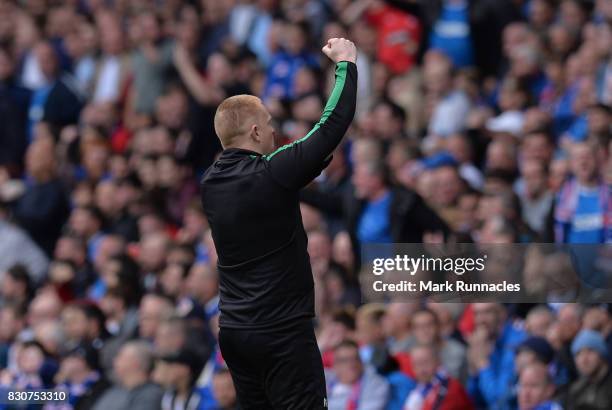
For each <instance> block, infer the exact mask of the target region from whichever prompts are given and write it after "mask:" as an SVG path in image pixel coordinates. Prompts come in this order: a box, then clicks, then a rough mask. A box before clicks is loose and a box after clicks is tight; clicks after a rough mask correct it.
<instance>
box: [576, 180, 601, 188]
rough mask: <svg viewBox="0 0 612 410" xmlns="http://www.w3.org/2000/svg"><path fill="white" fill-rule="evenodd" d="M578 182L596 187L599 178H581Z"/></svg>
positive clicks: (589, 186)
mask: <svg viewBox="0 0 612 410" xmlns="http://www.w3.org/2000/svg"><path fill="white" fill-rule="evenodd" d="M578 184H579V185H580V186H582V187H585V188H594V187H596V186H597V185H598V184H597V178H589V179H579V180H578Z"/></svg>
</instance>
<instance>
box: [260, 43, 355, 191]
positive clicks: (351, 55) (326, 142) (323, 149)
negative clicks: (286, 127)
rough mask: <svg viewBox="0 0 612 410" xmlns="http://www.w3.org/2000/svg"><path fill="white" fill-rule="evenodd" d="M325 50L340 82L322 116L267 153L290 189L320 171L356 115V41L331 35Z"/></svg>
mask: <svg viewBox="0 0 612 410" xmlns="http://www.w3.org/2000/svg"><path fill="white" fill-rule="evenodd" d="M323 52H324V53H325V54H326V55H327V56H328V57H329V58H330V59H331V60H332V61H334V62H335V63H336V72H335V75H336V82H335V85H334V89H333V90H332V92H331V95H330V96H329V99H328V100H327V104H326V105H325V109H324V110H323V115H322V116H321V119H320V120H319V122H317V124H316V125H315V126H314V127H313V128H312V130H310V132H309V133H308V134H306V136H304V137H302V138H300V139H299V140H297V141H295V142H293V143H291V144H288V145H284V146H282V147H280V148H279V149H277V150H276V151H274V152H272V153H270V154H268V155H266V156H265V157H264V158H265V160H266V161H268V162H269V165H270V171H271V172H272V175H273V177H274V178H275V179H276V180H277V181H278V182H279V183H280V184H281V185H283V186H285V187H286V188H289V189H299V188H302V187H303V186H305V185H306V184H308V183H309V182H310V181H312V180H313V179H314V178H315V177H316V176H317V175H319V173H320V172H321V171H322V170H323V168H325V166H326V165H327V160H328V159H329V158H330V157H331V154H332V152H333V151H334V149H335V148H336V146H338V144H339V143H340V141H342V137H343V136H344V134H345V133H346V130H347V129H348V127H349V126H350V124H351V121H353V117H354V115H355V105H356V102H357V66H356V65H355V60H356V58H357V52H356V49H355V45H354V44H353V43H352V42H350V41H348V40H345V39H331V40H329V41H328V43H327V45H326V46H325V47H323Z"/></svg>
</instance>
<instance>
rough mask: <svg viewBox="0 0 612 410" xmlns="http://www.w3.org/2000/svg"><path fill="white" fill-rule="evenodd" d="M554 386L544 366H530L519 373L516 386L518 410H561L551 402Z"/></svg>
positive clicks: (538, 364) (535, 364)
mask: <svg viewBox="0 0 612 410" xmlns="http://www.w3.org/2000/svg"><path fill="white" fill-rule="evenodd" d="M554 392H555V385H554V384H553V382H552V380H551V379H550V374H549V373H548V369H547V367H546V365H543V364H540V363H534V364H530V365H528V366H527V367H525V368H524V369H523V370H521V372H520V378H519V385H518V408H519V409H520V410H545V409H549V410H561V409H562V407H561V406H560V405H559V404H557V403H555V402H553V401H551V399H552V397H553V394H554Z"/></svg>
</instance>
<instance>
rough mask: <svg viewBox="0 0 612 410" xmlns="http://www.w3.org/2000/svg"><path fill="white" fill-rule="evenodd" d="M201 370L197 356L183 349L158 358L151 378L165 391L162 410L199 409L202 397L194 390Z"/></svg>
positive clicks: (174, 350) (177, 349) (180, 348)
mask: <svg viewBox="0 0 612 410" xmlns="http://www.w3.org/2000/svg"><path fill="white" fill-rule="evenodd" d="M157 351H159V349H157ZM201 368H202V364H201V362H200V359H199V357H198V355H197V354H195V353H193V352H192V351H191V350H189V349H187V348H184V347H179V348H176V349H173V350H171V351H170V352H169V353H165V354H164V355H162V356H161V357H159V358H158V360H157V362H156V364H155V369H154V370H153V376H152V378H153V380H154V381H155V382H157V383H159V384H160V385H161V386H163V387H164V388H165V390H166V391H165V392H164V395H163V397H162V399H161V408H162V410H174V409H197V408H200V407H201V401H202V397H201V395H200V393H198V391H197V390H195V389H194V385H195V381H196V379H197V376H198V374H199V372H200V370H201Z"/></svg>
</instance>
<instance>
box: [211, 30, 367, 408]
mask: <svg viewBox="0 0 612 410" xmlns="http://www.w3.org/2000/svg"><path fill="white" fill-rule="evenodd" d="M323 52H324V53H325V54H326V55H327V56H328V57H329V58H330V59H331V60H332V61H333V62H334V63H335V64H336V66H335V74H336V82H335V85H334V89H333V91H332V93H331V95H330V97H329V100H328V101H327V105H326V106H325V110H324V112H323V115H322V117H321V119H320V120H319V122H318V123H317V124H316V125H315V126H314V128H313V129H312V130H311V131H310V132H309V133H308V134H307V135H306V136H304V137H303V138H301V139H299V140H297V141H295V142H294V143H292V144H288V145H285V146H282V147H280V148H278V149H277V150H274V129H273V128H272V126H271V125H270V120H271V116H270V114H269V113H268V111H267V110H266V109H265V107H264V106H263V104H262V103H261V100H259V99H258V98H257V97H254V96H246V95H239V96H234V97H230V98H228V99H226V100H225V101H223V102H222V103H221V104H220V105H219V108H218V109H217V113H216V114H215V131H216V133H217V136H218V137H219V139H220V140H221V144H222V145H223V148H224V151H223V153H222V154H221V157H220V158H219V159H218V160H217V161H216V162H215V163H214V164H213V165H212V166H211V167H210V168H209V169H208V171H207V172H206V173H205V175H204V177H203V180H202V187H201V188H202V203H203V206H204V211H205V213H206V216H207V217H208V220H209V223H210V226H211V229H212V236H213V239H214V242H215V247H216V250H217V254H218V263H217V268H218V270H219V274H220V304H219V308H220V310H221V316H220V321H219V326H220V332H219V345H220V348H221V353H222V354H223V357H224V359H225V360H226V363H227V365H228V367H229V369H230V372H231V374H232V378H233V380H234V384H235V386H236V392H237V394H238V400H239V402H240V405H241V407H242V408H244V409H283V410H286V409H308V410H311V409H322V408H326V407H327V399H326V393H325V379H324V374H323V365H322V361H321V355H320V352H319V350H318V347H317V342H316V339H315V336H314V331H313V327H312V322H311V319H312V317H314V286H313V278H312V272H311V267H310V261H309V257H308V252H307V250H306V245H307V239H306V233H305V231H304V227H303V224H302V219H301V215H300V208H299V194H298V192H299V190H300V189H301V188H302V187H304V186H305V185H306V184H308V183H309V182H310V181H312V180H313V179H314V178H315V177H316V176H317V175H319V174H320V173H321V171H322V170H323V169H324V168H325V167H326V166H327V164H328V163H329V160H330V157H331V154H332V152H333V150H334V149H335V147H336V146H337V145H338V144H339V143H340V141H341V140H342V137H343V136H344V134H345V132H346V130H347V129H348V127H349V125H350V123H351V121H352V120H353V116H354V114H355V105H356V91H357V90H356V89H357V67H356V65H355V60H356V57H357V51H356V48H355V45H354V44H353V43H352V42H350V41H348V40H345V39H330V40H329V41H328V42H327V44H326V45H325V46H324V47H323Z"/></svg>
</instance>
